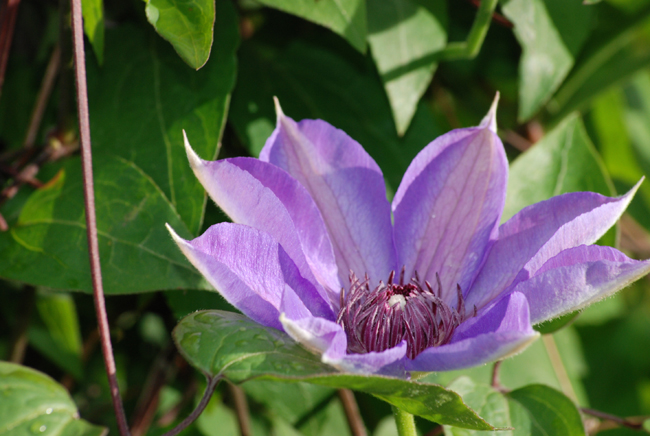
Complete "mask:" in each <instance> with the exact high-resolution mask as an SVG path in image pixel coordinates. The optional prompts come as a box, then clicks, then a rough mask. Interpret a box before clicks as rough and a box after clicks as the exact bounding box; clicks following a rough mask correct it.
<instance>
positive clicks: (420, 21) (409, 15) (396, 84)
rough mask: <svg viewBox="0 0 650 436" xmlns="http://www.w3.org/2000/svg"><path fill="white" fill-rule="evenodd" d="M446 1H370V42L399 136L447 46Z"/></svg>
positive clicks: (406, 125) (408, 122)
mask: <svg viewBox="0 0 650 436" xmlns="http://www.w3.org/2000/svg"><path fill="white" fill-rule="evenodd" d="M446 12H447V11H446V8H445V3H443V2H440V1H435V0H425V1H420V0H369V1H368V42H369V43H370V49H371V50H372V57H373V59H374V60H375V65H377V69H378V70H379V74H380V76H381V79H382V82H383V83H384V87H385V89H386V93H387V95H388V100H389V101H390V106H391V109H392V112H393V117H394V118H395V126H396V128H397V132H398V134H399V135H403V134H404V132H406V129H407V128H408V126H409V124H410V123H411V119H412V118H413V115H414V114H415V111H416V109H417V104H418V101H419V100H420V97H422V94H423V93H424V91H425V90H426V89H427V87H428V86H429V83H430V82H431V78H432V77H433V73H434V71H435V69H436V66H437V64H436V63H435V62H434V59H433V56H432V55H433V54H434V53H435V52H436V51H439V50H440V49H442V48H443V47H444V46H445V44H446V42H447V31H446V22H447V17H446Z"/></svg>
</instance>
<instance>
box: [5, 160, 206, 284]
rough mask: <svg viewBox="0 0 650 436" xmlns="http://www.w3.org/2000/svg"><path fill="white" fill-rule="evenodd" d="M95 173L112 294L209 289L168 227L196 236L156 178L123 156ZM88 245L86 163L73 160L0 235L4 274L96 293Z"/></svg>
mask: <svg viewBox="0 0 650 436" xmlns="http://www.w3.org/2000/svg"><path fill="white" fill-rule="evenodd" d="M94 171H95V197H96V210H97V231H98V234H99V250H100V257H101V261H102V273H103V282H104V290H105V292H106V293H107V294H123V293H131V292H142V291H150V290H158V289H178V288H194V289H209V286H208V285H207V283H206V282H205V280H204V279H203V277H202V276H201V275H200V274H199V273H198V272H197V271H196V270H195V269H194V268H193V267H192V266H191V265H190V264H189V262H188V261H187V259H186V258H185V256H183V254H182V253H181V252H180V250H178V248H177V247H176V246H175V244H174V243H173V242H172V240H171V238H170V237H169V234H168V233H167V230H166V229H165V223H166V222H167V223H169V224H170V225H171V226H172V227H174V229H175V230H176V231H177V232H178V233H179V234H180V235H182V236H183V237H185V238H189V237H191V234H190V232H189V231H188V230H187V227H186V226H185V225H184V224H183V222H182V221H181V219H180V217H179V216H178V214H177V213H176V211H175V210H174V208H173V206H172V205H171V204H170V203H169V201H168V200H167V199H166V198H165V196H164V195H163V193H162V192H160V189H159V188H158V187H157V186H156V185H155V184H154V182H153V181H152V180H151V178H149V177H148V176H147V175H146V174H144V173H143V172H142V170H140V169H139V168H138V167H136V166H135V165H134V164H133V163H131V162H128V161H125V160H124V159H121V158H118V157H109V156H104V157H103V158H102V159H100V160H96V161H95V168H94ZM86 241H87V240H86V224H85V218H84V205H83V192H82V182H81V165H80V162H79V159H70V160H68V161H67V162H66V164H65V165H64V172H62V173H60V174H59V176H58V177H57V178H55V180H53V181H52V182H50V183H49V184H48V185H46V186H45V187H44V188H42V189H40V190H37V191H36V192H34V194H32V195H31V197H30V198H29V200H28V201H27V203H26V204H25V206H24V207H23V210H22V211H21V214H20V216H19V218H18V221H17V223H15V225H13V226H12V227H11V229H10V231H9V232H5V233H2V234H0V251H2V253H3V255H2V256H1V257H0V276H2V277H5V278H10V279H14V280H19V281H23V282H26V283H31V284H33V285H43V286H48V287H53V288H62V289H71V290H82V291H86V292H90V291H91V290H92V285H91V277H90V270H89V266H88V251H87V250H88V248H87V242H86Z"/></svg>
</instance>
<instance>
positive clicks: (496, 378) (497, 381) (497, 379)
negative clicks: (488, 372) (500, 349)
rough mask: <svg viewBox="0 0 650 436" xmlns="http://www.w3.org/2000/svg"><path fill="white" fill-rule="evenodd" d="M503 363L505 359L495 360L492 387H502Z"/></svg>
mask: <svg viewBox="0 0 650 436" xmlns="http://www.w3.org/2000/svg"><path fill="white" fill-rule="evenodd" d="M502 363H503V360H497V361H496V362H494V366H493V367H492V383H491V384H492V387H493V388H494V389H500V388H501V378H500V377H499V370H500V369H501V364H502Z"/></svg>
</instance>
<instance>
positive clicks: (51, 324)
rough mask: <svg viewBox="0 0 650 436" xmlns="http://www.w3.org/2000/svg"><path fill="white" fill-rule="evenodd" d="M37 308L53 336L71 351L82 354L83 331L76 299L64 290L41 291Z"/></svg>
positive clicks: (63, 347) (38, 295)
mask: <svg viewBox="0 0 650 436" xmlns="http://www.w3.org/2000/svg"><path fill="white" fill-rule="evenodd" d="M36 309H38V314H39V315H40V316H41V319H42V320H43V323H44V324H45V326H46V327H47V329H48V330H49V332H50V334H51V335H52V338H54V340H55V341H56V342H57V344H59V346H60V347H61V348H62V349H64V350H66V351H69V352H70V353H73V354H77V355H79V356H81V347H82V344H81V332H80V330H79V320H78V318H77V307H76V306H75V303H74V299H73V298H72V296H71V295H70V294H68V293H63V292H46V291H43V292H39V293H38V294H37V296H36Z"/></svg>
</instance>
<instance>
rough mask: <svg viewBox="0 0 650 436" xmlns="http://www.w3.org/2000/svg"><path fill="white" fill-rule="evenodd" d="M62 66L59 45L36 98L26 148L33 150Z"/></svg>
mask: <svg viewBox="0 0 650 436" xmlns="http://www.w3.org/2000/svg"><path fill="white" fill-rule="evenodd" d="M60 64H61V46H60V45H59V44H57V45H56V46H55V47H54V50H52V54H51V55H50V60H49V61H48V63H47V68H46V69H45V74H44V75H43V81H42V82H41V89H39V91H38V96H37V97H36V103H34V109H33V110H32V116H31V118H30V120H29V127H28V128H27V134H26V135H25V140H24V141H23V146H24V147H25V148H32V147H33V146H34V143H35V142H36V135H37V133H38V129H39V127H40V126H41V121H42V120H43V113H44V112H45V108H46V107H47V102H48V101H49V100H50V95H52V89H53V88H54V82H55V81H56V76H57V75H58V72H59V65H60Z"/></svg>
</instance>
